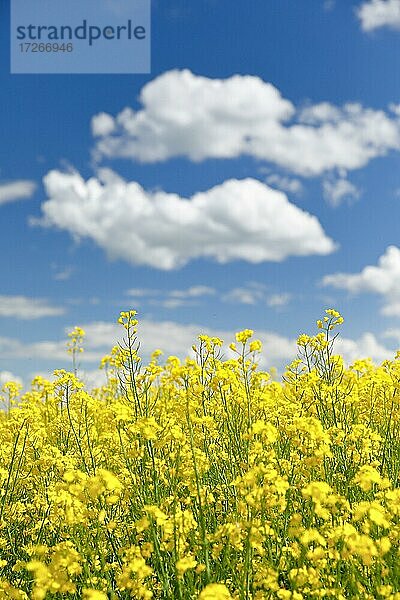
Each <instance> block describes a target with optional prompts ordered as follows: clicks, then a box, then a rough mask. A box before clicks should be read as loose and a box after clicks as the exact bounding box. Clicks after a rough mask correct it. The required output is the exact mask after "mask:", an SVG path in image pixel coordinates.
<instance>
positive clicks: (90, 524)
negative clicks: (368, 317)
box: [0, 309, 400, 600]
mask: <svg viewBox="0 0 400 600" xmlns="http://www.w3.org/2000/svg"><path fill="white" fill-rule="evenodd" d="M119 322H120V323H121V325H122V326H123V328H124V330H123V331H124V343H123V344H120V345H118V346H115V347H114V348H113V350H112V351H111V353H110V355H109V356H106V357H104V359H103V361H102V365H101V366H102V368H103V369H105V371H106V374H107V385H105V386H104V387H101V388H99V389H95V390H93V391H91V392H89V391H88V390H85V388H84V385H83V383H82V382H81V381H80V379H79V377H78V372H77V361H78V356H79V353H80V351H81V350H82V349H83V344H84V331H83V330H82V329H80V328H76V329H75V330H74V331H73V332H72V333H71V334H70V342H69V352H70V353H71V356H72V362H73V367H72V371H71V372H66V371H64V370H60V371H56V372H55V380H54V381H53V382H50V381H47V380H45V379H44V378H42V377H36V378H35V379H34V380H33V382H32V385H31V389H30V391H28V392H26V393H24V394H21V390H20V388H19V386H18V384H16V383H8V384H5V386H4V387H3V391H2V397H1V399H2V402H3V410H2V412H1V414H0V442H1V443H0V478H1V495H0V598H10V599H11V598H12V599H21V600H22V599H32V600H44V599H47V598H54V599H58V598H70V599H78V598H79V599H81V598H82V599H84V600H107V599H109V600H112V599H114V600H116V599H125V598H137V599H143V600H150V599H151V598H154V599H170V600H172V599H178V600H189V599H197V598H198V599H199V600H228V599H230V598H232V599H237V600H250V599H251V600H262V599H282V600H287V599H293V600H302V599H314V598H315V599H317V598H338V599H339V600H345V599H348V598H361V599H371V600H372V599H375V598H387V599H391V600H400V568H399V564H400V556H399V548H400V543H399V541H400V484H399V472H400V429H399V428H400V411H399V406H400V353H398V355H397V356H396V357H395V358H394V359H393V360H391V361H385V362H384V363H382V364H381V365H379V366H375V365H374V364H373V363H372V362H371V361H370V360H368V359H366V360H360V361H357V362H355V363H354V364H353V365H350V366H345V365H344V362H343V359H342V358H341V356H338V355H335V336H336V335H337V331H338V327H339V326H340V325H341V324H342V322H343V318H342V317H341V315H340V314H339V313H338V312H337V311H335V310H333V309H329V310H327V311H326V312H325V315H324V317H323V318H322V319H321V320H319V321H317V327H318V332H317V333H316V335H312V336H309V335H305V334H303V335H301V336H300V337H299V339H298V351H299V353H298V357H297V358H296V359H295V360H294V361H293V362H292V363H291V365H289V366H288V367H287V370H286V372H285V373H284V375H283V377H282V379H281V381H279V382H278V381H275V380H274V378H272V377H271V376H270V374H269V373H268V372H267V371H262V370H261V369H260V368H259V366H258V357H259V355H260V352H264V350H263V349H262V347H261V343H260V342H259V341H258V340H257V339H254V338H253V332H252V331H251V330H244V331H241V332H238V333H237V334H236V341H235V342H234V343H232V344H231V346H230V348H231V351H232V356H234V358H226V357H224V355H223V349H222V343H223V342H222V340H220V339H218V338H215V337H208V336H205V335H201V336H199V339H198V341H197V344H196V345H195V346H194V347H193V350H194V354H193V358H187V359H186V360H185V361H183V362H182V361H180V360H179V359H178V358H177V357H169V358H168V359H167V360H166V361H164V362H163V363H162V361H161V358H160V354H161V353H160V351H157V350H156V351H155V352H154V353H153V355H152V357H151V360H150V362H149V363H148V364H147V365H143V364H142V361H141V360H140V358H139V355H138V353H139V345H138V338H140V323H139V324H138V321H137V320H136V313H135V311H129V312H124V313H121V316H120V318H119ZM265 354H266V356H267V357H268V349H267V348H266V349H265Z"/></svg>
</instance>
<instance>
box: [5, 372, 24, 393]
mask: <svg viewBox="0 0 400 600" xmlns="http://www.w3.org/2000/svg"><path fill="white" fill-rule="evenodd" d="M9 381H14V382H15V383H21V384H22V379H21V377H18V375H14V374H13V373H11V371H0V390H1V388H2V387H3V385H4V384H5V383H8V382H9Z"/></svg>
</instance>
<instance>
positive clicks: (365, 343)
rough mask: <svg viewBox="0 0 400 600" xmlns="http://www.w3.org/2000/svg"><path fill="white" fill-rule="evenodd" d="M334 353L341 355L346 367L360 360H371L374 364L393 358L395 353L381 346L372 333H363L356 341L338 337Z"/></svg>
mask: <svg viewBox="0 0 400 600" xmlns="http://www.w3.org/2000/svg"><path fill="white" fill-rule="evenodd" d="M334 353H335V354H341V355H342V356H343V358H344V361H345V363H346V364H347V365H350V364H352V363H353V362H354V361H355V360H358V359H360V358H371V359H372V360H373V361H374V362H375V363H376V364H378V363H381V362H382V361H384V360H387V359H391V358H393V357H394V354H395V352H394V351H393V350H390V349H389V348H386V347H385V346H383V345H382V344H381V343H380V342H379V341H378V340H377V338H376V336H375V335H374V334H373V333H369V332H367V333H364V334H363V335H362V336H361V337H360V338H359V339H358V340H351V339H349V338H341V337H338V338H337V339H336V340H335V346H334Z"/></svg>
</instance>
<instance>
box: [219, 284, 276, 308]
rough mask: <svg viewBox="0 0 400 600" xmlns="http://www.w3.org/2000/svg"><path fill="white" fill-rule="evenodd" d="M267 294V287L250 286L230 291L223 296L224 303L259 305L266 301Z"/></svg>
mask: <svg viewBox="0 0 400 600" xmlns="http://www.w3.org/2000/svg"><path fill="white" fill-rule="evenodd" d="M265 294H266V287H265V286H263V285H257V284H249V285H247V286H245V287H237V288H233V289H232V290H229V292H227V293H226V294H224V295H223V296H222V301H223V302H234V303H235V304H236V303H237V304H258V303H259V302H261V301H262V300H264V299H265Z"/></svg>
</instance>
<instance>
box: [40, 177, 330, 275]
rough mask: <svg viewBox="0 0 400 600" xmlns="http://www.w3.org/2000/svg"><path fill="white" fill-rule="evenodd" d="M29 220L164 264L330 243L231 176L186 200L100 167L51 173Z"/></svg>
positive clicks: (314, 222)
mask: <svg viewBox="0 0 400 600" xmlns="http://www.w3.org/2000/svg"><path fill="white" fill-rule="evenodd" d="M44 186H45V189H46V192H47V194H48V197H49V199H48V200H47V201H45V202H44V203H43V204H42V211H43V218H42V219H41V220H39V221H36V223H39V224H41V225H43V226H49V227H50V226H55V227H58V228H60V229H63V230H66V231H69V232H70V233H71V234H72V235H73V236H75V237H76V238H78V239H79V238H89V239H91V240H93V241H94V242H95V243H96V244H97V245H99V246H100V247H101V248H103V249H104V250H106V251H107V253H108V255H109V256H110V257H112V258H120V259H124V260H126V261H128V262H130V263H132V264H138V265H148V266H152V267H155V268H158V269H163V270H170V269H174V268H178V267H181V266H183V265H185V264H187V263H188V262H189V261H190V260H193V259H196V258H212V259H214V260H216V261H217V262H219V263H221V264H224V263H227V262H230V261H233V260H245V261H248V262H250V263H261V262H264V261H274V262H278V261H282V260H284V259H286V258H287V257H289V256H308V255H312V254H320V255H326V254H330V253H331V252H333V251H334V250H335V249H336V246H335V244H334V242H333V241H332V240H331V239H330V238H329V237H327V236H326V234H325V233H324V231H323V229H322V227H321V225H320V223H319V221H318V219H317V218H316V217H315V216H312V215H310V214H309V213H307V212H305V211H303V210H301V209H299V208H297V207H296V206H295V205H293V204H291V203H290V202H289V200H288V199H287V197H286V196H285V194H284V193H283V192H279V191H277V190H273V189H271V188H270V187H268V186H267V185H265V184H263V183H261V182H260V181H258V180H255V179H243V180H237V179H231V180H228V181H226V182H224V183H223V184H221V185H218V186H215V187H213V188H211V189H209V190H207V191H205V192H198V193H196V194H194V195H193V196H192V197H191V198H189V199H187V198H181V197H180V196H178V195H177V194H170V193H166V192H163V191H156V192H147V191H145V190H144V189H143V188H142V187H141V186H140V185H139V184H138V183H136V182H125V181H124V180H122V179H121V178H120V177H118V176H117V175H116V174H114V173H113V172H111V171H109V170H107V171H106V172H104V170H103V171H102V172H101V173H100V175H99V178H94V177H93V178H91V179H89V180H88V181H85V180H84V179H83V178H82V177H81V176H80V175H79V173H62V172H60V171H51V172H50V173H48V174H47V175H46V176H45V178H44Z"/></svg>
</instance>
